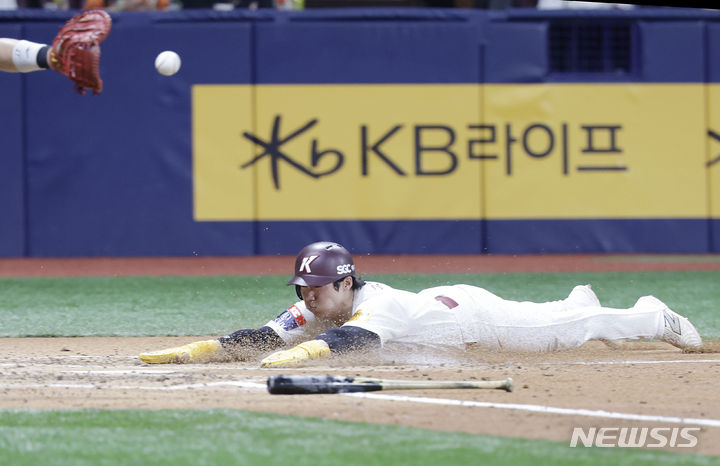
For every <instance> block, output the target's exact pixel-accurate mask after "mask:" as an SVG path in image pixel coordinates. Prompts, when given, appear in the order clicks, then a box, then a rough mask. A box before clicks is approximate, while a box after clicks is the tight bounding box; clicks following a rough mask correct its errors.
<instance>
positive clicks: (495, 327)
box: [466, 287, 701, 351]
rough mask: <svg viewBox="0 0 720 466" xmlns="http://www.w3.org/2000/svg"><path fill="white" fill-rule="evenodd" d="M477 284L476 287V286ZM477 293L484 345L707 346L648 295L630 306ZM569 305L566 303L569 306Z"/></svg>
mask: <svg viewBox="0 0 720 466" xmlns="http://www.w3.org/2000/svg"><path fill="white" fill-rule="evenodd" d="M471 288H474V287H471ZM466 291H468V292H470V293H471V294H472V296H473V300H474V306H473V309H472V310H471V311H470V312H473V313H474V315H473V318H474V320H475V322H476V325H475V326H474V328H473V330H474V331H475V332H476V334H475V337H476V338H477V341H478V343H480V344H485V345H489V346H491V347H497V348H501V349H511V350H522V351H554V350H561V349H569V348H575V347H578V346H580V345H582V344H583V343H585V342H587V341H589V340H610V341H614V340H621V339H634V338H651V339H656V338H657V339H661V340H663V341H666V342H668V343H671V344H673V345H675V346H677V347H680V348H686V347H697V346H700V344H701V339H700V335H699V334H698V332H697V330H696V329H695V327H693V326H692V324H691V323H690V322H689V321H688V320H687V319H685V318H684V317H682V316H679V315H678V314H676V313H674V312H673V311H671V310H670V309H669V308H668V307H667V306H666V305H665V304H664V303H663V302H662V301H660V300H659V299H657V298H654V297H651V296H647V297H643V298H640V299H639V300H638V301H637V303H636V304H635V305H634V306H633V307H632V308H630V309H613V308H606V307H599V306H596V305H591V306H587V307H574V306H570V307H568V306H567V302H566V300H562V301H553V302H549V303H532V302H517V301H510V300H505V299H502V298H500V297H498V296H496V295H494V294H492V293H490V292H488V291H486V290H483V289H481V288H475V289H467V290H466ZM563 306H566V307H565V308H564V309H563Z"/></svg>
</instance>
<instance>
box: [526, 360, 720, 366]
mask: <svg viewBox="0 0 720 466" xmlns="http://www.w3.org/2000/svg"><path fill="white" fill-rule="evenodd" d="M688 363H702V364H712V363H720V359H675V360H657V359H653V360H629V361H567V362H540V363H535V365H537V366H604V365H613V366H615V365H627V364H688Z"/></svg>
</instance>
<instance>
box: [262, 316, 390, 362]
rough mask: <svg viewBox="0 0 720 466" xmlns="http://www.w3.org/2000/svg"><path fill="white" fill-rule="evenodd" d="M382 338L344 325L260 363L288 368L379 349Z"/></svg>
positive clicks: (277, 353)
mask: <svg viewBox="0 0 720 466" xmlns="http://www.w3.org/2000/svg"><path fill="white" fill-rule="evenodd" d="M379 346H380V336H379V335H378V334H377V333H374V332H371V331H369V330H366V329H364V328H361V327H355V326H352V325H344V326H342V327H339V328H333V329H330V330H328V331H327V332H325V333H323V334H321V335H319V336H318V337H317V338H316V339H315V340H310V341H306V342H303V343H300V344H299V345H297V346H295V347H293V348H290V349H289V350H284V351H278V352H275V353H273V354H271V355H270V356H268V357H266V358H265V359H263V360H262V361H261V362H260V365H261V366H262V367H287V366H293V365H296V364H299V363H301V362H303V361H307V360H310V359H319V358H322V357H325V356H327V355H329V354H331V353H333V354H342V353H348V352H352V351H358V350H364V349H371V348H377V347H379Z"/></svg>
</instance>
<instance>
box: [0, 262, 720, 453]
mask: <svg viewBox="0 0 720 466" xmlns="http://www.w3.org/2000/svg"><path fill="white" fill-rule="evenodd" d="M572 257H573V260H571V261H570V262H567V261H566V262H563V261H560V260H559V258H558V257H557V256H552V257H544V256H531V257H517V258H516V257H512V258H505V260H504V261H502V260H500V259H501V258H497V257H486V256H480V257H475V258H473V257H467V256H463V257H450V258H448V257H447V256H442V257H441V256H430V257H425V258H416V257H400V258H395V259H394V260H391V261H390V262H384V263H383V262H381V261H380V260H379V259H377V258H373V257H361V258H358V260H357V262H358V268H359V269H360V270H363V271H366V272H367V273H381V272H395V273H401V272H408V271H413V272H419V271H422V272H427V273H440V272H489V271H491V272H500V271H592V270H598V269H599V270H606V269H605V267H608V268H607V270H618V269H621V270H657V269H661V270H677V269H720V260H719V259H718V258H717V257H716V256H709V257H706V256H695V257H685V258H683V257H673V258H665V260H662V258H652V257H647V256H645V257H635V258H633V257H632V256H630V257H622V256H617V257H616V258H615V259H613V257H610V256H597V257H593V256H572ZM261 259H262V260H260V259H258V258H249V259H244V260H241V259H220V260H211V259H207V258H206V259H202V258H189V259H153V260H150V259H110V260H104V261H103V260H98V259H74V260H45V259H42V260H41V259H37V260H36V259H31V260H0V275H2V276H60V275H157V274H165V275H178V274H182V275H191V274H207V275H215V274H234V273H254V274H260V273H287V267H288V263H291V262H288V258H287V257H281V258H271V260H268V258H261ZM427 260H430V263H425V262H424V261H427ZM623 266H624V267H623ZM176 267H179V269H178V268H176ZM198 338H204V337H162V338H20V339H18V338H0V352H1V354H2V355H3V356H2V357H1V358H0V366H2V373H3V377H2V380H1V381H0V393H2V396H0V409H7V408H17V409H26V408H30V409H86V408H99V409H125V408H137V409H160V408H180V409H185V408H187V409H202V408H230V409H245V410H253V411H263V412H275V413H287V414H297V415H304V416H317V417H322V418H327V419H341V420H346V421H360V422H373V423H384V424H397V425H408V426H416V427H423V428H428V429H437V430H448V431H461V432H469V433H477V434H491V435H503V436H513V437H523V438H542V439H552V440H557V441H561V442H569V441H570V438H571V433H572V431H573V427H584V428H586V430H587V428H589V427H613V428H615V427H618V428H620V427H645V426H647V427H663V428H667V429H666V430H665V432H667V433H668V434H669V433H671V432H672V429H673V428H691V429H695V428H699V430H692V431H691V433H692V435H694V436H695V437H697V439H698V441H697V445H696V446H695V447H693V448H682V447H677V446H676V447H674V448H669V447H670V446H666V447H665V448H666V449H672V450H673V451H677V452H689V451H693V452H698V453H703V454H713V455H720V403H718V396H717V380H720V354H718V353H712V352H711V353H697V354H685V353H682V352H681V351H679V350H677V349H676V348H673V347H671V346H669V345H667V344H664V343H657V342H634V343H631V344H626V345H625V346H624V347H623V348H622V349H619V350H618V349H611V348H609V347H607V346H605V345H604V344H602V343H599V342H591V343H588V344H586V345H585V346H583V347H582V348H579V349H577V350H573V351H565V352H557V353H546V354H513V353H487V352H477V353H476V352H469V353H463V354H450V353H442V354H440V353H437V354H432V355H428V356H427V357H425V358H422V359H421V358H419V357H417V356H413V355H407V354H403V353H397V354H388V355H386V356H384V359H382V360H373V361H372V362H370V361H367V360H359V359H356V360H352V359H331V360H329V361H324V362H323V363H322V365H320V364H315V365H311V366H308V367H305V368H302V369H293V370H288V369H259V368H258V367H257V363H255V362H238V361H229V362H213V363H207V364H187V365H161V366H151V365H146V364H143V363H142V362H140V361H139V360H138V359H137V357H136V355H137V354H138V353H140V352H143V351H147V350H152V349H159V348H163V347H167V346H175V345H179V344H184V343H187V342H190V341H194V340H197V339H198ZM280 373H312V374H338V375H348V376H373V377H382V378H390V379H416V380H431V379H432V380H475V379H504V378H506V377H512V378H513V379H514V380H515V383H516V388H515V391H513V392H512V393H507V392H505V391H500V390H415V391H388V392H379V393H373V394H362V395H359V396H356V395H314V396H309V395H295V396H282V395H270V394H268V393H267V391H266V390H265V387H264V384H265V381H266V379H267V377H268V375H275V374H280ZM667 438H668V439H670V435H668V436H667ZM676 440H677V445H682V444H686V443H687V442H688V441H687V440H686V439H684V438H682V437H676ZM649 443H658V442H657V441H655V440H652V439H650V440H649Z"/></svg>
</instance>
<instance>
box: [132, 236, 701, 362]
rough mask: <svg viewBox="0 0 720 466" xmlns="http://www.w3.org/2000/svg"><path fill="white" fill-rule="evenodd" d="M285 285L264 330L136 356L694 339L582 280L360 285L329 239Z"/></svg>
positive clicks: (280, 356)
mask: <svg viewBox="0 0 720 466" xmlns="http://www.w3.org/2000/svg"><path fill="white" fill-rule="evenodd" d="M288 285H295V290H296V293H297V295H298V297H299V298H300V299H301V300H300V301H298V302H296V303H295V304H293V305H292V306H290V307H289V308H288V309H287V310H286V311H284V312H283V313H282V314H280V315H279V316H277V317H276V318H275V319H273V320H271V321H270V322H268V323H267V324H266V325H264V326H263V327H260V328H258V329H243V330H238V331H237V332H235V333H232V334H230V335H227V336H224V337H222V338H219V339H217V340H207V341H199V342H195V343H190V344H188V345H185V346H181V347H178V348H170V349H166V350H161V351H155V352H150V353H143V354H141V355H140V359H141V360H143V361H145V362H147V363H151V364H155V363H177V362H195V361H200V360H202V359H205V358H208V357H210V356H212V355H214V354H216V353H220V352H223V353H229V354H233V353H238V354H243V352H245V353H247V352H255V351H258V349H259V350H262V351H272V350H280V349H281V348H289V349H282V350H280V351H277V352H275V353H272V354H270V355H269V356H267V357H266V358H265V359H263V360H262V361H261V366H262V367H283V366H291V365H297V364H301V363H302V362H303V361H306V360H310V359H318V358H323V357H325V356H328V355H330V354H342V353H347V352H352V351H358V350H364V349H371V348H379V347H382V346H383V345H385V344H386V343H389V342H393V343H410V344H413V343H415V344H423V345H428V344H431V345H433V344H434V345H453V346H458V347H465V345H467V344H474V345H475V346H478V345H480V346H483V347H486V348H490V349H494V350H516V351H517V350H520V351H554V350H562V349H569V348H575V347H578V346H580V345H582V344H583V343H585V342H586V341H588V340H594V339H598V340H610V341H612V340H620V339H626V338H651V339H660V340H662V341H665V342H667V343H670V344H672V345H674V346H676V347H678V348H683V349H685V348H695V347H699V346H700V345H701V344H702V340H701V338H700V335H699V333H698V331H697V330H696V329H695V327H694V326H693V325H692V324H691V323H690V321H689V320H688V319H686V318H685V317H682V316H680V315H678V314H677V313H675V312H673V311H671V310H670V309H669V308H668V307H667V306H666V305H665V304H663V303H662V302H661V301H660V300H659V299H657V298H655V297H652V296H644V297H642V298H640V299H638V301H637V302H636V303H635V305H634V306H633V307H631V308H629V309H611V308H606V307H602V306H601V305H600V302H599V301H598V299H597V297H596V296H595V293H594V292H593V291H592V289H591V288H590V286H589V285H581V286H576V287H575V288H574V289H573V290H572V292H571V293H570V295H569V296H568V297H567V298H565V299H563V300H559V301H552V302H546V303H532V302H517V301H509V300H505V299H502V298H500V297H498V296H496V295H494V294H492V293H490V292H489V291H487V290H485V289H483V288H478V287H475V286H469V285H453V286H440V287H436V288H429V289H426V290H423V291H420V292H419V293H411V292H408V291H402V290H397V289H394V288H391V287H390V286H388V285H384V284H382V283H377V282H369V281H368V282H365V281H364V280H363V279H362V278H360V277H359V276H357V275H356V274H355V265H354V263H353V258H352V256H351V255H350V253H349V252H348V251H347V250H346V249H345V248H344V247H342V246H341V245H339V244H336V243H330V242H317V243H312V244H309V245H308V246H306V247H305V248H303V250H302V251H300V253H299V254H298V256H297V258H296V260H295V276H294V277H293V278H292V280H290V282H289V283H288ZM293 345H294V346H293Z"/></svg>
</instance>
